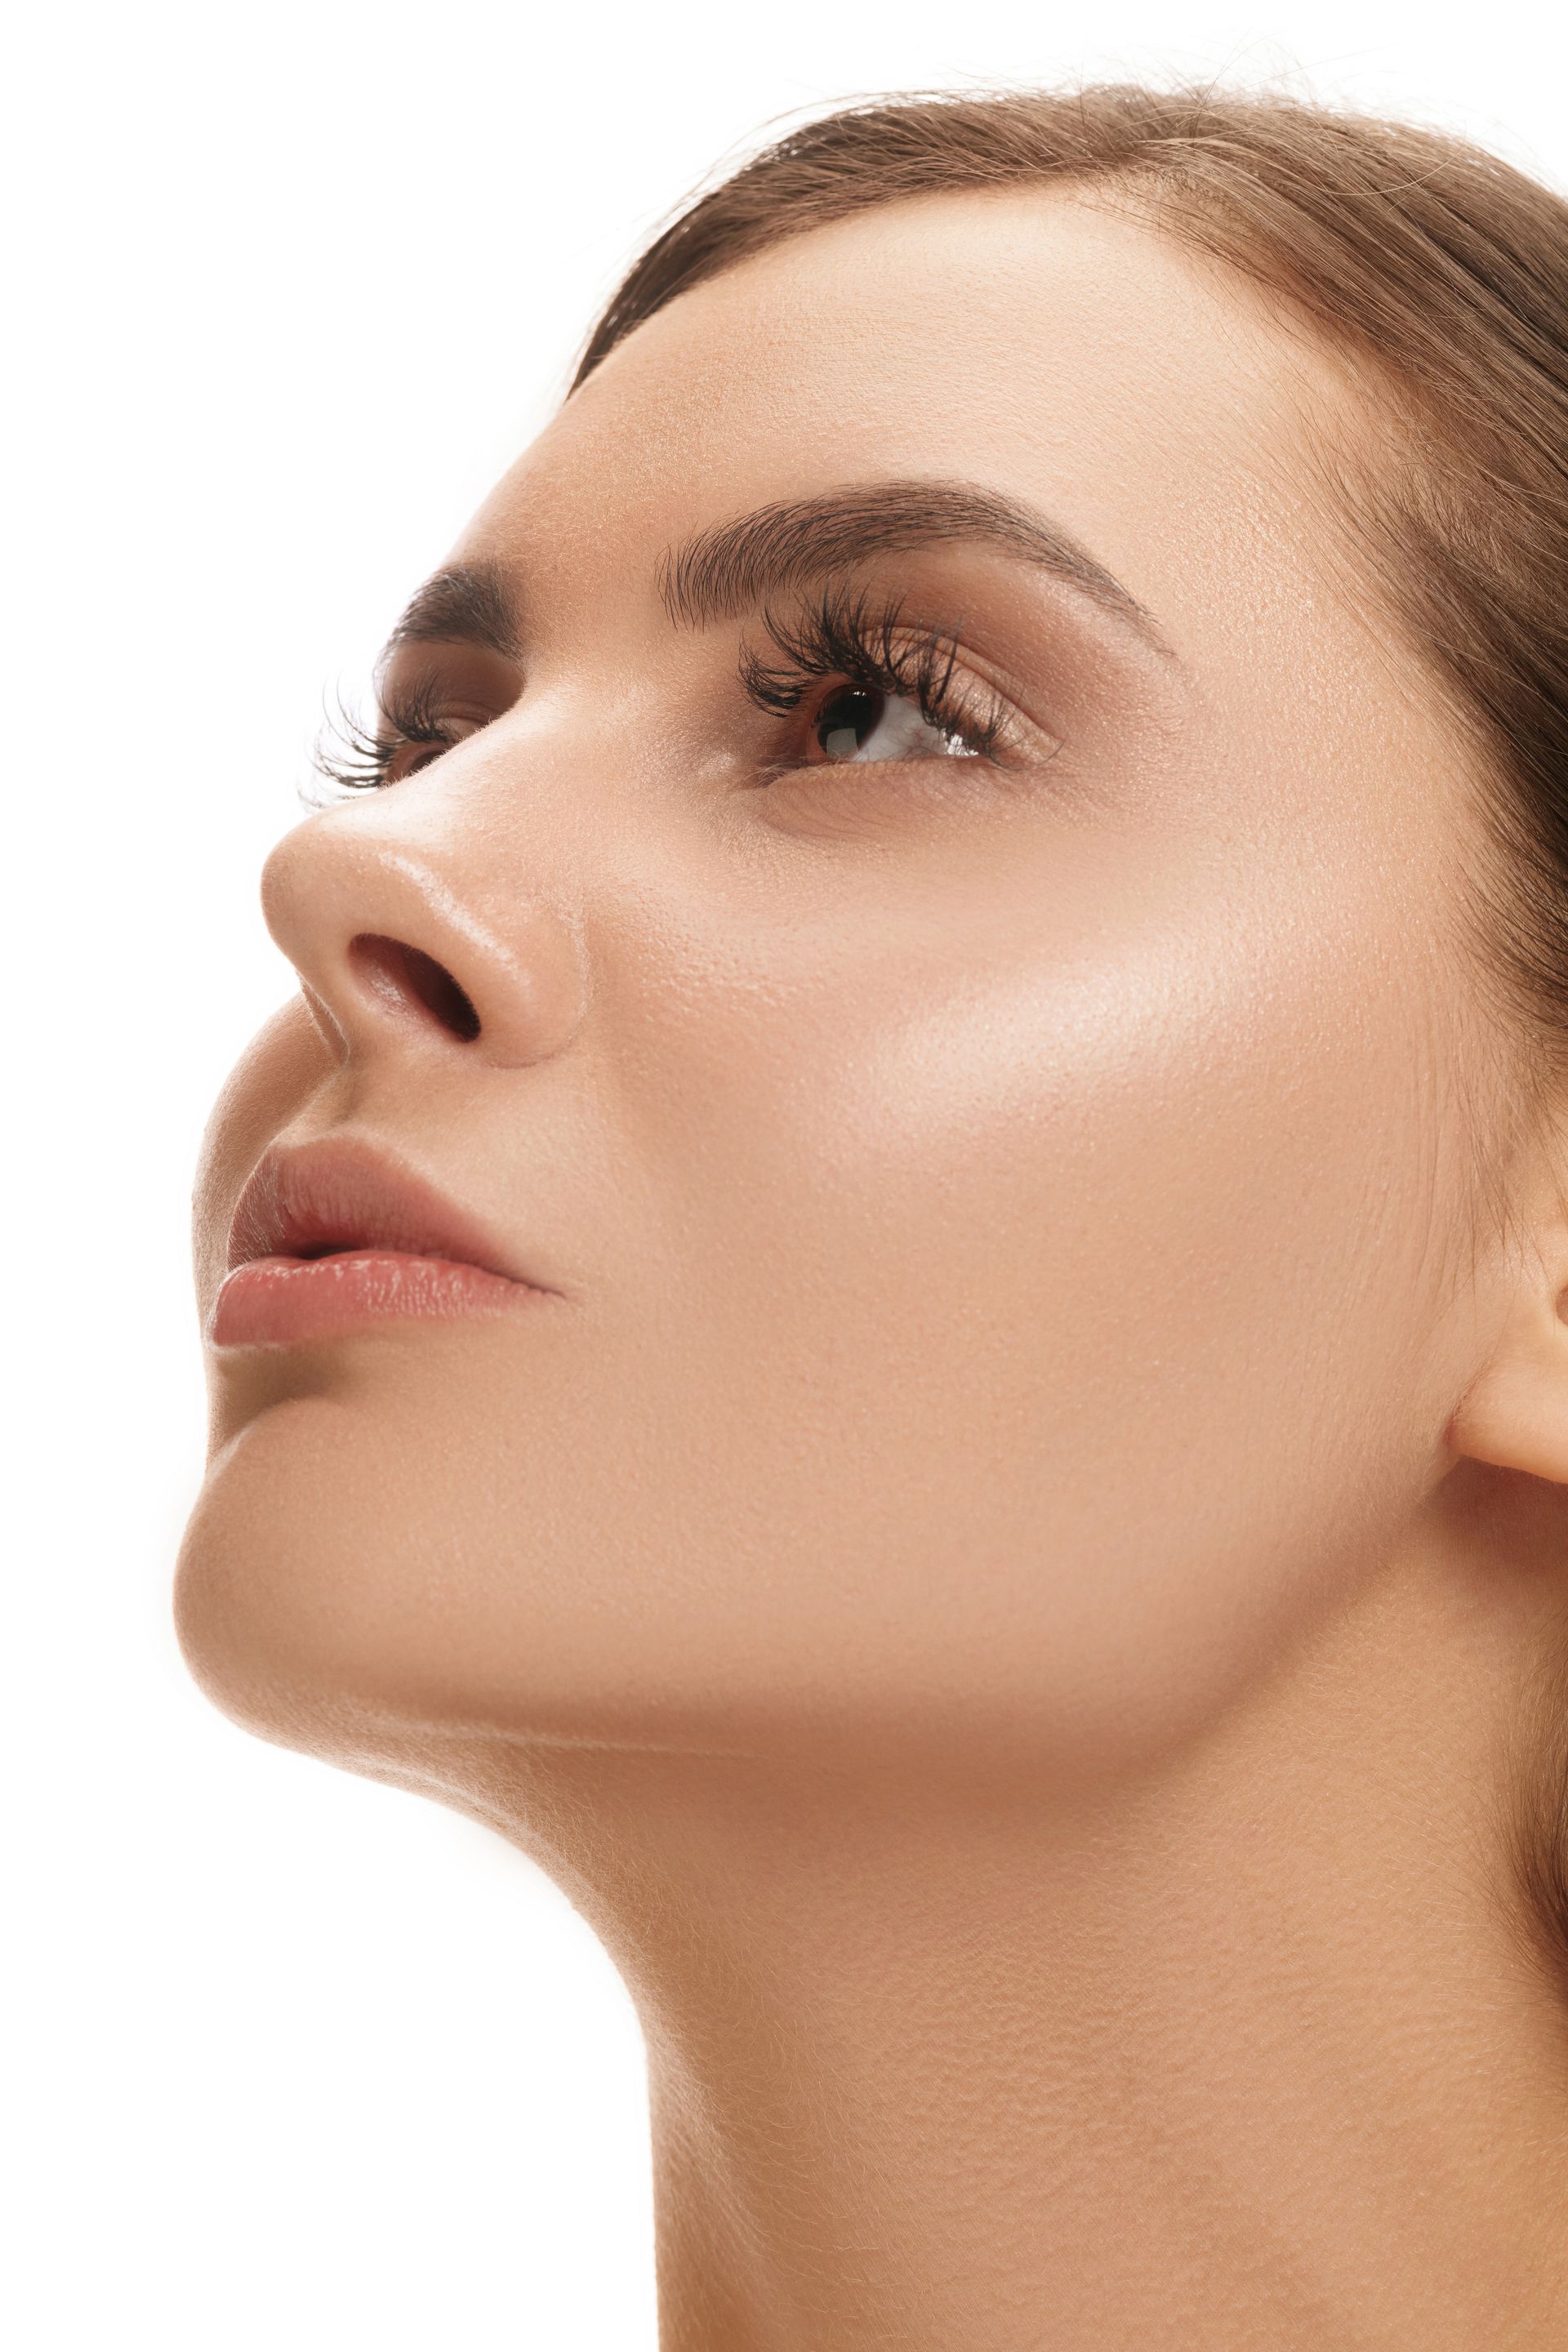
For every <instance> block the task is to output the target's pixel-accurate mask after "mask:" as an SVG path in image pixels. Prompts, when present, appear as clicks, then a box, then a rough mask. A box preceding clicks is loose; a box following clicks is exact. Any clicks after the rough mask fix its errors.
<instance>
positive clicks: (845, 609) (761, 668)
mask: <svg viewBox="0 0 1568 2352" xmlns="http://www.w3.org/2000/svg"><path fill="white" fill-rule="evenodd" d="M902 610H903V605H902V602H901V600H899V599H895V600H894V601H893V602H892V603H891V604H874V603H873V601H872V598H871V595H870V593H869V592H868V591H867V590H861V591H859V592H858V593H857V592H855V591H853V590H851V589H849V588H846V587H843V586H830V587H828V588H826V589H825V590H824V591H823V593H822V596H821V598H820V600H819V601H818V603H816V604H814V605H809V606H808V607H807V608H806V609H805V612H804V613H802V614H799V615H798V616H797V617H795V618H794V619H784V618H783V617H782V616H780V615H778V614H775V613H773V612H772V611H765V612H764V613H763V627H764V628H765V630H766V631H767V635H768V637H769V640H770V642H771V643H772V644H773V646H775V647H776V649H777V650H778V652H780V653H781V654H782V655H783V656H784V661H785V663H786V664H787V667H771V666H770V665H769V664H768V663H767V662H765V661H764V660H763V658H762V656H760V655H759V654H757V653H756V652H754V651H753V650H752V648H750V647H746V648H744V649H743V650H742V656H741V684H742V687H743V688H744V689H745V692H746V694H747V695H748V696H749V698H751V700H752V702H754V703H755V704H756V706H757V708H758V709H760V710H769V711H773V712H775V713H777V714H778V715H779V716H781V717H783V716H784V715H786V714H787V713H788V712H790V711H792V710H795V709H798V708H799V706H800V704H801V703H802V702H803V701H804V700H805V698H806V696H807V695H808V694H809V693H810V691H811V688H812V686H813V684H814V683H815V682H816V680H817V679H819V678H824V677H846V678H848V679H849V680H850V682H851V683H852V684H853V685H856V686H860V687H871V688H876V689H878V690H879V692H880V693H883V694H897V695H904V696H907V697H908V698H910V699H911V700H913V701H914V702H915V703H916V704H917V705H918V706H919V709H920V713H921V718H922V719H924V720H925V722H926V724H927V725H928V726H929V727H935V728H937V729H939V730H942V732H943V733H946V734H950V735H954V736H957V737H959V738H960V739H961V740H963V742H964V743H965V744H966V745H967V746H968V747H969V748H970V750H972V751H977V752H979V753H981V754H982V755H983V756H988V755H989V754H990V753H991V752H993V751H994V749H995V747H996V745H997V743H998V741H999V740H1001V736H1002V732H1003V728H1004V724H1005V705H1004V704H1003V703H1002V701H1001V700H1000V698H990V699H988V700H987V701H985V702H984V703H982V704H980V705H978V706H977V705H976V702H975V699H974V697H973V694H972V693H965V694H962V695H955V694H954V693H953V691H952V673H953V668H954V665H955V663H956V661H957V658H958V641H957V638H956V636H955V635H954V634H953V632H952V631H951V630H948V629H940V628H937V629H928V630H919V629H913V630H911V629H909V628H906V627H903V626H902V625H900V614H901V612H902Z"/></svg>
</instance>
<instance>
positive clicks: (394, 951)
mask: <svg viewBox="0 0 1568 2352" xmlns="http://www.w3.org/2000/svg"><path fill="white" fill-rule="evenodd" d="M368 814H370V812H369V811H368V810H366V811H364V812H363V813H362V812H361V811H360V810H359V809H342V810H333V811H329V812H326V813H323V814H321V815H318V816H313V817H309V818H307V819H306V821H305V822H304V824H300V825H296V826H295V828H294V830H293V832H292V833H289V834H286V835H285V836H284V838H283V839H282V840H281V841H280V842H279V845H278V846H277V848H276V849H274V851H273V852H272V854H271V856H270V857H269V858H268V861H267V865H266V867H265V869H264V871H263V875H262V883H261V903H262V911H263V913H264V914H265V916H266V919H267V926H268V929H269V930H270V932H271V933H272V936H273V938H274V939H275V940H277V942H278V944H279V947H280V948H281V949H282V950H283V952H284V954H285V955H286V956H287V957H288V958H289V961H290V962H291V963H292V964H293V966H294V968H295V970H296V971H298V972H299V974H300V985H301V989H302V992H303V993H304V996H305V1000H306V1003H308V1004H309V1005H310V1010H311V1013H313V1014H314V1016H315V1019H316V1021H317V1024H318V1025H319V1026H320V1027H321V1030H322V1032H323V1034H325V1035H326V1037H327V1040H328V1042H329V1044H330V1045H332V1046H333V1047H334V1049H335V1050H336V1051H338V1052H339V1053H341V1054H342V1055H345V1056H348V1057H351V1058H352V1057H355V1056H361V1055H366V1054H369V1053H373V1052H375V1051H377V1050H383V1051H384V1050H386V1049H388V1048H398V1047H401V1048H402V1049H403V1050H405V1051H407V1050H410V1049H415V1050H422V1051H426V1052H434V1053H437V1054H439V1055H451V1054H462V1055H469V1056H472V1057H473V1058H475V1059H476V1060H479V1061H480V1062H484V1063H489V1064H492V1065H494V1066H498V1067H501V1068H521V1066H524V1065H525V1064H527V1063H530V1062H537V1061H541V1060H543V1059H544V1058H546V1057H547V1056H548V1055H551V1054H553V1053H557V1052H559V1050H560V1048H561V1047H562V1046H563V1045H564V1044H565V1043H566V1041H567V1040H568V1039H569V1038H570V1037H571V1036H572V1034H574V1031H575V1029H576V1027H577V1025H578V1024H579V1022H580V1021H581V1019H582V1016H583V1012H584V994H585V991H584V966H583V959H582V954H581V942H580V935H579V929H578V926H577V924H576V923H575V922H574V920H573V919H572V918H571V916H570V915H569V913H568V912H567V911H566V910H565V909H563V908H562V907H561V906H560V905H558V904H553V903H551V902H550V901H549V900H548V899H547V898H545V897H544V896H543V895H542V894H541V895H539V896H532V897H531V896H530V895H529V894H528V893H527V892H520V893H517V894H515V895H513V894H509V901H508V905H507V908H506V918H505V925H504V929H502V928H501V927H500V925H499V924H498V922H497V920H496V919H495V914H494V911H493V909H492V908H489V906H488V905H487V903H486V894H485V893H484V892H483V891H482V890H480V889H477V888H474V887H465V885H464V882H463V880H462V879H461V878H460V877H458V876H457V875H455V874H454V873H452V872H451V871H449V870H446V866H445V864H444V862H443V861H442V860H441V859H440V858H439V857H438V856H437V854H436V853H435V852H433V851H431V850H428V849H426V848H424V847H422V846H419V845H414V844H411V843H409V842H406V841H404V840H402V839H397V838H394V837H391V836H390V835H386V834H384V833H378V832H376V831H375V830H374V827H370V826H366V825H365V824H364V823H363V816H364V815H368Z"/></svg>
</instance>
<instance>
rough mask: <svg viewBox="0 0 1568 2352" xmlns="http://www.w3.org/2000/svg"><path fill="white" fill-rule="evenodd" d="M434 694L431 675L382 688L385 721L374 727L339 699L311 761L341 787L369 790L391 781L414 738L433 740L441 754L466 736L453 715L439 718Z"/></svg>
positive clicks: (379, 704)
mask: <svg viewBox="0 0 1568 2352" xmlns="http://www.w3.org/2000/svg"><path fill="white" fill-rule="evenodd" d="M434 695H435V682H434V680H432V679H429V678H424V679H421V681H420V682H419V684H418V685H417V686H416V687H414V688H406V689H400V688H378V689H377V693H376V716H377V718H378V719H380V722H381V724H380V726H379V727H378V728H377V729H375V730H374V732H373V730H371V729H370V728H368V727H366V726H365V725H364V724H363V721H362V720H361V719H358V718H356V717H355V715H354V713H353V711H352V710H350V709H349V708H348V707H347V705H346V704H345V703H343V702H342V701H340V702H339V704H338V707H337V709H336V710H334V711H331V712H330V713H329V715H328V719H327V723H326V725H325V727H324V728H323V729H322V730H321V735H320V737H319V738H318V740H317V742H316V747H315V750H314V751H313V752H312V754H311V759H310V764H311V766H312V767H313V768H314V769H315V771H316V773H317V774H318V775H319V776H322V777H324V778H325V779H326V781H327V782H328V783H330V784H335V785H336V786H337V787H338V789H339V791H341V792H345V793H368V792H378V791H379V790H380V789H381V788H382V786H383V785H384V784H387V783H389V782H391V781H392V765H393V762H394V761H395V759H396V757H397V755H398V753H399V752H400V751H405V749H406V748H407V746H408V745H409V744H411V743H420V744H430V745H433V746H435V747H436V751H437V758H438V757H439V756H440V753H441V752H442V751H450V750H451V748H452V745H453V744H454V743H456V742H458V741H460V740H462V739H461V737H460V736H459V735H458V734H457V733H455V732H454V730H453V728H452V725H451V722H450V721H449V720H447V721H443V719H441V717H440V714H439V712H438V710H437V705H436V701H435V698H434Z"/></svg>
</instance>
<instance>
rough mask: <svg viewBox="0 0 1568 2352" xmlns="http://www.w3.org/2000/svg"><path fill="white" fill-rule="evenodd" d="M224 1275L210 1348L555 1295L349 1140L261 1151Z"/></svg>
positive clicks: (460, 1215)
mask: <svg viewBox="0 0 1568 2352" xmlns="http://www.w3.org/2000/svg"><path fill="white" fill-rule="evenodd" d="M228 1268H229V1270H228V1272H227V1274H226V1276H225V1277H224V1280H223V1282H222V1284H221V1285H220V1286H219V1289H218V1293H217V1296H216V1298H215V1299H214V1301H213V1307H212V1312H211V1315H210V1316H209V1318H208V1320H207V1330H206V1337H207V1339H208V1341H209V1343H210V1344H211V1345H212V1346H213V1347H215V1348H243V1347H258V1346H279V1345H288V1344H290V1343H299V1342H301V1341H304V1340H309V1339H327V1338H331V1336H333V1335H334V1334H336V1333H338V1332H346V1331H351V1330H363V1329H364V1328H366V1327H367V1326H369V1325H374V1324H377V1323H383V1322H386V1321H389V1320H396V1319H403V1318H433V1317H435V1318H452V1317H465V1316H489V1315H497V1314H511V1313H515V1312H516V1311H517V1310H518V1309H519V1308H520V1307H525V1306H528V1305H531V1304H532V1303H533V1302H535V1301H537V1300H538V1299H540V1298H543V1297H551V1296H553V1295H556V1294H552V1292H550V1291H549V1289H548V1288H547V1286H545V1285H543V1284H542V1283H538V1282H535V1281H533V1280H532V1279H531V1276H527V1275H525V1274H524V1273H523V1272H522V1270H521V1268H520V1267H519V1266H517V1265H514V1264H512V1263H511V1262H510V1259H509V1258H508V1257H506V1256H505V1255H503V1254H502V1253H501V1252H500V1250H499V1249H498V1248H497V1247H496V1245H495V1244H494V1243H493V1241H492V1240H491V1239H490V1237H489V1234H487V1233H486V1232H485V1231H484V1229H483V1227H482V1226H481V1225H480V1224H479V1223H478V1221H477V1220H475V1219H473V1218H471V1217H470V1216H469V1215H468V1213H466V1212H465V1211H464V1210H462V1209H460V1208H458V1205H457V1204H456V1203H455V1202H451V1201H448V1200H447V1199H446V1198H445V1197H444V1195H442V1194H441V1193H439V1192H437V1191H435V1190H434V1188H433V1187H432V1186H430V1185H428V1184H426V1182H425V1181H424V1179H423V1178H421V1177H417V1176H415V1175H414V1174H413V1173H412V1172H411V1171H409V1170H407V1169H405V1168H400V1167H399V1166H397V1164H396V1163H395V1161H393V1160H388V1159H386V1158H384V1157H383V1155H382V1154H381V1153H380V1152H379V1151H376V1150H372V1149H371V1148H370V1147H369V1146H367V1145H365V1144H363V1143H359V1142H354V1141H351V1140H350V1139H347V1138H342V1139H323V1140H322V1141H321V1142H319V1143H312V1144H300V1145H298V1146H296V1147H294V1148H293V1149H291V1150H286V1149H284V1148H282V1147H280V1146H279V1145H274V1146H273V1147H272V1148H271V1149H270V1150H268V1151H266V1152H264V1153H263V1154H262V1157H261V1159H260V1160H258V1163H257V1165H256V1167H255V1168H254V1169H253V1170H252V1171H251V1174H250V1176H249V1178H248V1179H247V1182H246V1185H245V1188H244V1190H243V1192H241V1193H240V1196H239V1200H238V1202H237V1206H236V1208H235V1213H234V1219H233V1223H231V1225H230V1227H229V1235H228Z"/></svg>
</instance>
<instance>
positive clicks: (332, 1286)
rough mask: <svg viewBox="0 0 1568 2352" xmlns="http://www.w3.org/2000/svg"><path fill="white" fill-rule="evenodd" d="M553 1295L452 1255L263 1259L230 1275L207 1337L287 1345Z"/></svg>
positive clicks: (374, 1253)
mask: <svg viewBox="0 0 1568 2352" xmlns="http://www.w3.org/2000/svg"><path fill="white" fill-rule="evenodd" d="M548 1295H549V1294H548V1293H547V1292H545V1291H542V1290H539V1289H536V1288H535V1287H534V1286H533V1285H532V1284H531V1283H527V1282H509V1281H508V1280H507V1278H506V1276H504V1275H500V1274H488V1273H486V1272H485V1270H484V1269H483V1267H481V1266H477V1265H462V1264H461V1263H459V1262H458V1260H456V1259H454V1258H445V1257H410V1256H408V1255H405V1253H403V1252H401V1251H397V1250H342V1251H340V1252H338V1253H336V1254H335V1255H332V1256H331V1257H311V1258H304V1257H258V1258H253V1259H252V1260H251V1261H250V1263H249V1265H237V1266H236V1267H235V1269H234V1271H233V1273H232V1274H230V1275H229V1276H226V1279H225V1281H224V1284H223V1286H222V1288H221V1289H220V1290H219V1292H218V1295H217V1297H216V1301H215V1302H214V1306H213V1311H212V1318H211V1320H210V1321H209V1323H208V1325H207V1338H208V1339H209V1340H210V1342H211V1344H212V1345H213V1346H214V1347H215V1348H256V1347H266V1346H268V1345H272V1346H278V1345H285V1346H286V1345H288V1344H289V1342H291V1341H293V1342H298V1341H300V1340H304V1339H331V1338H332V1337H333V1336H334V1335H335V1334H336V1333H338V1332H340V1331H362V1330H363V1329H364V1328H366V1326H367V1325H371V1324H376V1323H385V1322H389V1321H393V1320H396V1319H399V1318H408V1317H416V1318H417V1317H424V1318H431V1317H442V1318H448V1319H449V1318H452V1317H454V1316H473V1315H507V1314H515V1312H516V1311H517V1309H518V1307H523V1306H527V1305H528V1304H529V1303H530V1302H531V1300H533V1299H536V1298H543V1297H547V1296H548Z"/></svg>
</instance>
